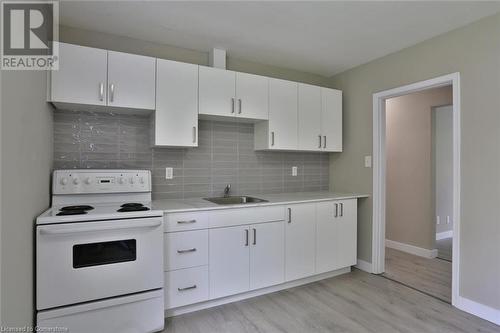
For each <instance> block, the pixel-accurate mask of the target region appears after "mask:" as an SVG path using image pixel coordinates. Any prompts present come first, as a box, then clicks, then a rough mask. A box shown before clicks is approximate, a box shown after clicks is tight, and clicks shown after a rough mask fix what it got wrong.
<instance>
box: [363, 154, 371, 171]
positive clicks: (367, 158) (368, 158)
mask: <svg viewBox="0 0 500 333" xmlns="http://www.w3.org/2000/svg"><path fill="white" fill-rule="evenodd" d="M371 167H372V157H371V156H370V155H368V156H365V168H371Z"/></svg>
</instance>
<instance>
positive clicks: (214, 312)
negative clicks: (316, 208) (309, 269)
mask: <svg viewBox="0 0 500 333" xmlns="http://www.w3.org/2000/svg"><path fill="white" fill-rule="evenodd" d="M164 332H165V333H169V332H176V333H211V332H224V333H237V332H266V333H268V332H270V333H273V332H287V333H295V332H297V333H309V332H343V333H345V332H353V333H354V332H355V333H360V332H377V333H391V332H418V333H424V332H440V333H441V332H450V333H451V332H453V333H458V332H500V326H496V325H494V324H492V323H489V322H487V321H484V320H482V319H479V318H477V317H475V316H472V315H469V314H467V313H465V312H462V311H460V310H458V309H455V308H452V307H451V305H449V304H446V303H444V302H442V301H440V300H438V299H435V298H433V297H430V296H428V295H425V294H423V293H420V292H418V291H416V290H413V289H411V288H408V287H406V286H404V285H402V284H399V283H397V282H394V281H391V280H388V279H385V278H383V277H381V276H377V275H373V274H368V273H365V272H362V271H360V270H356V269H354V270H353V272H351V273H348V274H344V275H341V276H338V277H334V278H330V279H326V280H322V281H319V282H315V283H311V284H308V285H305V286H300V287H296V288H292V289H288V290H283V291H280V292H276V293H273V294H269V295H264V296H259V297H255V298H251V299H248V300H244V301H240V302H236V303H231V304H226V305H222V306H218V307H215V308H211V309H207V310H202V311H198V312H194V313H190V314H185V315H182V316H178V317H174V318H169V319H168V320H167V321H166V329H165V330H164Z"/></svg>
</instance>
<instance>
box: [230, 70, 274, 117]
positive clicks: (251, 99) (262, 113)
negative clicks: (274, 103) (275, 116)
mask: <svg viewBox="0 0 500 333" xmlns="http://www.w3.org/2000/svg"><path fill="white" fill-rule="evenodd" d="M236 97H237V100H236V104H237V105H236V110H237V111H236V114H237V116H238V117H240V118H248V119H257V120H268V119H269V78H267V77H265V76H259V75H253V74H247V73H236Z"/></svg>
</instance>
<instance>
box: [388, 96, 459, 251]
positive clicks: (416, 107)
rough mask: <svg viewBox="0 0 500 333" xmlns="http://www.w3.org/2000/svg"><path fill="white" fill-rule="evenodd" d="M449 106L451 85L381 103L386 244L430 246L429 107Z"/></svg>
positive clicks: (432, 222)
mask: <svg viewBox="0 0 500 333" xmlns="http://www.w3.org/2000/svg"><path fill="white" fill-rule="evenodd" d="M452 103H453V98H452V89H451V86H448V87H442V88H434V89H429V90H425V91H421V92H418V93H413V94H409V95H404V96H400V97H395V98H391V99H388V100H387V101H386V163H387V164H386V212H385V213H386V231H385V238H386V239H390V240H393V241H396V242H400V243H405V244H410V245H414V246H418V247H422V248H425V249H429V250H432V249H434V247H435V246H434V245H435V240H436V224H435V218H434V215H435V214H434V211H435V209H434V206H435V205H434V186H433V185H434V184H433V171H432V107H435V106H441V105H449V104H452Z"/></svg>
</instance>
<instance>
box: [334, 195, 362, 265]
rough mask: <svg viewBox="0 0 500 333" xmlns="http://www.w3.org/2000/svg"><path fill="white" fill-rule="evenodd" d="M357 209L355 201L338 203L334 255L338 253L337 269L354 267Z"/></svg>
mask: <svg viewBox="0 0 500 333" xmlns="http://www.w3.org/2000/svg"><path fill="white" fill-rule="evenodd" d="M357 207H358V205H357V200H356V199H351V200H341V201H339V213H338V215H339V217H338V229H337V230H338V231H337V235H338V237H337V238H336V243H337V247H336V253H338V257H337V260H338V266H339V267H347V266H352V265H356V261H357V250H356V249H357V227H358V215H357V214H358V213H357Z"/></svg>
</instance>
